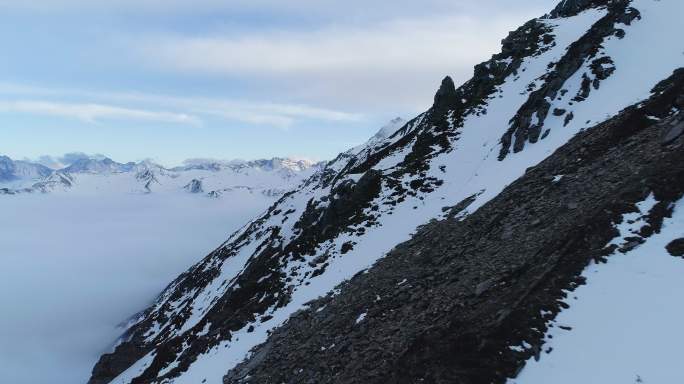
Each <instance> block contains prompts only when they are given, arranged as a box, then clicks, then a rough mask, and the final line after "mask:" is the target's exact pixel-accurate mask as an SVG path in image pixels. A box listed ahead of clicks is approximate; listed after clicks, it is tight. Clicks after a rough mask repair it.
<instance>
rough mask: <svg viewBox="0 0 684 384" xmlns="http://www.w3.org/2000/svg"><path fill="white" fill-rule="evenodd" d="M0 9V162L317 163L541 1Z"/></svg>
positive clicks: (221, 1) (485, 50)
mask: <svg viewBox="0 0 684 384" xmlns="http://www.w3.org/2000/svg"><path fill="white" fill-rule="evenodd" d="M512 4H513V2H511V1H508V0H489V1H487V0H480V1H473V0H450V1H446V0H425V1H421V2H415V1H407V0H395V1H374V2H368V1H360V0H347V1H328V0H291V1H275V0H251V1H248V0H233V1H229V0H228V1H226V0H194V1H181V0H118V1H110V0H101V1H89V0H24V1H20V2H18V1H16V0H0V45H1V46H2V47H3V49H4V52H3V55H2V56H3V57H2V59H0V124H1V125H0V127H1V128H0V132H2V137H3V139H2V141H1V142H0V153H3V154H7V155H9V156H11V157H14V158H37V157H39V156H41V155H60V154H63V153H67V152H74V151H82V152H87V153H104V154H107V155H109V156H111V157H112V158H114V159H117V160H120V161H129V160H141V159H144V158H152V159H154V160H156V161H159V162H161V163H163V164H167V165H175V164H178V163H180V162H181V161H182V160H183V159H186V158H196V157H213V158H221V159H232V158H244V159H250V158H259V157H271V156H276V155H277V156H296V157H306V158H312V159H327V158H330V157H332V156H334V155H335V154H336V153H338V152H340V151H341V150H344V149H345V148H347V147H350V146H352V145H355V144H358V143H359V142H362V141H364V140H365V139H366V138H367V137H369V136H370V135H372V134H373V133H374V132H375V131H376V130H377V129H378V128H379V127H380V126H381V125H383V124H384V123H385V122H386V121H388V120H389V119H391V118H393V117H395V116H402V117H405V118H409V117H412V116H413V115H415V114H416V113H418V112H420V111H422V110H424V109H426V108H427V107H429V105H430V102H431V100H432V96H433V93H434V91H435V90H436V89H437V86H438V85H439V82H440V80H441V78H442V77H443V76H444V75H447V74H448V75H451V76H453V77H454V79H455V80H456V82H457V83H460V82H462V81H464V80H466V79H467V78H468V77H469V76H470V74H471V71H472V66H473V65H474V64H476V63H478V62H480V61H482V60H485V59H487V58H488V57H489V56H490V55H491V54H492V53H494V52H496V51H498V49H499V42H500V40H501V38H503V37H504V36H505V35H506V33H507V32H508V31H509V30H512V29H514V28H515V27H517V26H518V25H520V24H521V23H522V22H524V21H526V20H528V19H530V18H532V17H536V16H539V15H541V14H543V13H544V12H546V11H548V10H549V9H550V8H551V7H552V6H553V5H554V4H555V1H554V0H522V1H516V2H515V3H514V4H515V6H512Z"/></svg>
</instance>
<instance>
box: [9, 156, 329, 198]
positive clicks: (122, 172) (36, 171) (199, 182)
mask: <svg viewBox="0 0 684 384" xmlns="http://www.w3.org/2000/svg"><path fill="white" fill-rule="evenodd" d="M323 164H324V163H314V162H312V161H308V160H293V159H288V158H277V157H276V158H272V159H264V160H254V161H242V160H233V161H215V160H194V161H189V162H188V163H187V164H186V165H183V166H179V167H174V168H165V167H163V166H161V165H158V164H155V163H153V162H150V161H141V162H138V163H134V162H129V163H119V162H116V161H114V160H112V159H110V158H107V157H84V158H81V159H77V160H76V161H74V162H73V163H71V164H69V165H68V166H66V167H63V168H61V169H57V170H53V169H50V168H47V167H45V166H42V165H40V164H36V163H31V162H29V161H16V160H12V159H10V158H9V157H6V156H2V157H0V194H5V195H12V194H18V193H35V192H41V193H48V192H53V193H90V194H92V193H105V192H107V193H151V192H166V193H171V192H183V191H185V192H190V193H201V194H206V195H207V196H210V197H220V196H221V195H223V194H226V193H231V192H235V191H245V192H249V193H261V194H264V195H266V196H268V197H277V196H280V195H282V194H283V193H285V192H287V191H288V190H290V189H292V188H294V187H296V186H297V184H299V183H300V182H301V181H302V180H304V179H306V178H308V177H309V176H311V175H312V174H313V173H315V172H317V171H318V170H319V169H320V168H321V167H322V166H323Z"/></svg>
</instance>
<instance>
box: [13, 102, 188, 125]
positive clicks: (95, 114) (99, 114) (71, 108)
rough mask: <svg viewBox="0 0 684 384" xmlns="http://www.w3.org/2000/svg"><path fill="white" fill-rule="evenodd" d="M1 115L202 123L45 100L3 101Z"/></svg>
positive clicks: (182, 115)
mask: <svg viewBox="0 0 684 384" xmlns="http://www.w3.org/2000/svg"><path fill="white" fill-rule="evenodd" d="M2 112H8V113H26V114H36V115H47V116H57V117H67V118H73V119H78V120H81V121H84V122H87V123H96V122H98V121H100V120H107V119H112V120H142V121H156V122H163V123H174V124H190V125H198V124H200V120H199V118H197V117H196V116H192V115H188V114H185V113H173V112H159V111H149V110H143V109H132V108H123V107H118V106H113V105H103V104H91V103H84V104H81V103H60V102H53V101H44V100H15V101H0V113H2Z"/></svg>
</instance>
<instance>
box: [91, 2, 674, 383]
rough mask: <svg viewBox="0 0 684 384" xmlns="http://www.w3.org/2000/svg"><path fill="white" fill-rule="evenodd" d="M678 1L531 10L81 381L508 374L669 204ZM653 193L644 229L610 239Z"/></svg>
mask: <svg viewBox="0 0 684 384" xmlns="http://www.w3.org/2000/svg"><path fill="white" fill-rule="evenodd" d="M682 14H684V4H682V3H681V2H678V1H672V0H670V1H653V0H633V1H629V0H613V1H610V0H604V1H600V0H594V1H590V0H565V1H563V2H561V3H560V4H559V5H558V6H557V7H556V8H555V9H554V10H553V11H552V12H551V13H550V14H549V15H546V16H544V17H541V18H538V19H534V20H531V21H529V22H528V23H526V24H525V25H523V26H522V27H521V28H519V29H518V30H516V31H514V32H512V33H511V34H510V35H509V36H508V37H507V38H506V39H505V40H504V41H503V44H502V52H501V53H499V54H496V55H494V56H493V57H492V59H491V60H489V61H487V62H485V63H482V64H480V65H478V66H476V67H475V70H474V76H473V78H472V79H471V80H469V81H467V82H466V83H465V84H463V85H462V86H461V87H459V88H456V87H455V85H454V83H453V81H452V80H451V79H450V78H448V77H447V78H445V79H444V80H443V81H442V84H441V86H440V88H439V90H438V91H437V93H436V95H435V98H434V104H433V106H432V107H431V108H430V109H429V110H428V111H426V112H425V113H422V114H420V115H419V116H417V117H415V118H414V119H412V120H410V121H408V122H407V123H405V124H403V125H402V126H401V127H399V129H398V130H396V131H395V132H394V133H392V134H390V135H389V136H386V135H385V134H382V135H380V136H381V137H379V138H374V139H371V140H370V141H369V142H368V143H366V144H365V145H363V146H360V147H356V148H354V149H352V150H350V151H347V152H345V153H342V154H340V155H339V156H338V157H337V158H336V159H334V160H333V161H331V162H329V163H328V164H327V165H326V166H325V168H324V169H323V170H322V171H321V172H319V173H316V174H314V175H312V176H311V177H310V178H309V179H307V180H306V181H305V182H304V183H303V184H302V186H301V187H300V189H298V190H296V191H292V192H289V193H287V194H285V195H284V196H282V197H281V198H280V199H279V200H278V201H277V202H276V203H275V204H274V205H273V206H271V208H270V209H269V210H268V211H267V212H266V213H265V214H263V215H262V216H260V217H258V218H256V219H255V220H253V221H252V222H250V223H248V224H247V225H246V226H245V227H243V228H242V229H241V230H240V231H238V232H236V233H234V234H233V235H232V236H231V237H230V238H229V239H228V240H227V241H226V242H225V243H224V244H222V245H221V246H220V247H219V248H217V249H216V250H215V251H213V252H212V253H210V254H209V255H208V256H206V257H205V258H204V259H203V260H202V261H201V262H200V263H198V264H196V265H194V266H192V267H191V268H190V269H188V270H187V271H186V272H185V273H184V274H182V275H181V276H179V277H178V278H177V279H176V280H174V281H173V282H172V283H171V284H170V285H169V286H168V287H167V288H166V289H165V290H164V292H162V293H161V295H160V296H159V298H158V299H157V301H156V302H155V303H154V305H152V306H151V307H150V308H148V309H147V310H145V311H144V312H142V313H141V314H139V315H138V316H136V317H135V318H134V319H132V321H131V323H130V325H129V328H128V330H127V332H126V333H125V335H124V336H123V337H122V338H121V340H120V341H119V344H118V345H117V347H116V348H115V350H114V351H112V353H109V354H105V355H103V356H102V358H101V359H100V361H99V362H98V364H97V365H96V366H95V368H94V370H93V376H92V378H91V381H90V382H91V383H93V384H96V383H109V382H113V383H175V384H181V383H271V382H287V383H301V382H314V383H321V382H336V383H354V382H363V383H387V382H397V383H413V382H439V383H451V382H474V383H475V382H476V383H480V382H482V383H484V382H487V383H489V382H497V383H503V382H505V381H506V380H507V378H510V377H515V376H516V375H517V374H518V373H519V372H520V369H522V367H523V366H524V364H525V361H526V360H527V359H528V358H530V357H535V356H536V357H539V356H540V355H541V348H542V346H543V338H544V335H545V334H546V330H547V329H548V328H551V326H552V325H553V324H551V323H550V322H551V321H552V320H553V319H554V318H555V316H556V315H557V314H558V313H559V311H560V310H561V309H563V308H565V307H567V306H568V304H567V303H563V304H560V300H561V299H563V298H565V296H567V291H568V290H571V289H574V288H576V287H577V285H578V284H580V283H581V282H582V280H581V279H578V275H579V274H580V273H581V272H582V270H583V269H584V268H585V267H586V266H587V263H589V262H590V261H591V260H592V259H596V260H602V259H604V258H606V257H608V256H611V257H613V253H615V251H618V253H619V252H620V250H622V251H624V252H625V253H628V252H630V251H631V250H633V249H635V248H636V246H637V245H638V244H640V243H642V242H647V241H649V240H647V239H648V238H649V236H650V235H652V234H653V233H657V232H659V231H660V230H661V229H662V226H663V225H664V224H663V223H665V222H668V220H667V219H666V218H667V217H668V216H672V215H674V214H675V212H678V211H677V210H676V207H677V206H678V204H679V203H678V202H679V199H680V198H681V195H682V192H684V186H682V185H681V180H684V170H683V169H682V164H684V163H682V161H681V160H682V142H681V141H682V139H681V137H680V135H681V133H682V131H684V128H682V127H683V125H682V124H683V123H682V120H681V114H680V111H681V108H682V107H684V97H683V96H682V95H683V94H684V90H683V89H682V88H683V86H684V85H683V84H684V79H683V78H682V76H683V73H682V71H681V70H678V69H679V68H681V67H683V66H684V56H682V54H681V49H679V46H678V45H677V44H679V39H677V38H676V33H675V31H676V26H677V25H678V22H679V20H678V19H679V17H680V15H682ZM654 41H658V42H659V43H658V44H654V43H653V42H654ZM651 193H652V194H653V196H654V199H655V200H656V201H657V202H658V203H657V204H655V205H653V207H652V208H650V209H648V210H646V211H647V212H646V211H644V212H643V216H644V217H643V218H641V220H642V221H643V222H645V223H648V226H649V227H650V229H649V228H646V226H644V228H646V229H643V228H639V231H640V234H639V238H638V239H637V238H636V236H627V238H625V240H624V241H623V240H616V242H617V243H619V244H620V245H616V246H615V247H610V246H609V243H610V242H611V241H612V240H613V238H615V237H616V236H617V235H620V234H621V233H620V232H618V233H616V230H615V227H614V224H618V223H620V222H621V220H622V215H623V214H626V213H628V212H630V211H634V212H641V211H640V208H639V207H638V204H639V203H640V202H641V201H644V200H645V199H647V198H648V196H650V194H651ZM647 216H648V217H647ZM640 217H641V216H640ZM673 217H674V216H673ZM435 220H436V221H437V222H435ZM674 232H677V231H674ZM669 240H673V239H669ZM405 241H408V242H407V243H404V242H405ZM623 243H624V245H623ZM635 243H636V244H635ZM398 244H401V245H398ZM627 244H630V245H629V246H626V245H627ZM617 256H619V255H617ZM673 260H674V259H673ZM322 297H323V298H322ZM542 311H543V312H542ZM539 314H541V315H539ZM550 381H551V382H554V380H550ZM671 382H676V380H675V381H671Z"/></svg>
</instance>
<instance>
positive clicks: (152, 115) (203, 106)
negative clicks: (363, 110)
mask: <svg viewBox="0 0 684 384" xmlns="http://www.w3.org/2000/svg"><path fill="white" fill-rule="evenodd" d="M0 95H10V96H11V95H20V96H30V97H33V96H42V97H50V98H56V99H61V98H76V99H81V100H95V101H105V102H117V103H126V104H132V105H137V106H146V107H156V108H171V109H174V110H181V111H184V112H183V113H173V112H155V111H152V110H146V109H136V108H128V107H126V108H123V107H115V106H111V105H107V104H99V103H63V102H54V101H44V100H42V101H35V100H23V99H22V100H19V101H2V100H0V113H2V112H23V113H35V114H43V115H52V116H61V117H72V118H77V119H79V120H82V121H86V122H94V121H97V120H98V119H104V118H119V119H124V118H127V119H137V120H147V121H159V122H169V123H188V124H195V125H197V124H200V123H201V122H202V115H206V116H213V117H218V118H221V119H224V120H228V121H235V122H242V123H248V124H256V125H267V126H274V127H277V128H289V127H291V126H292V125H293V124H295V123H297V122H299V121H302V120H319V121H359V120H360V119H362V118H363V116H362V115H361V114H358V113H349V112H343V111H337V110H332V109H326V108H317V107H313V106H309V105H304V104H283V103H273V102H250V101H247V100H231V99H224V98H207V97H194V98H193V97H177V96H169V95H160V94H146V93H140V92H93V91H84V90H76V89H61V88H44V87H35V86H26V85H21V84H11V83H0Z"/></svg>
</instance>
